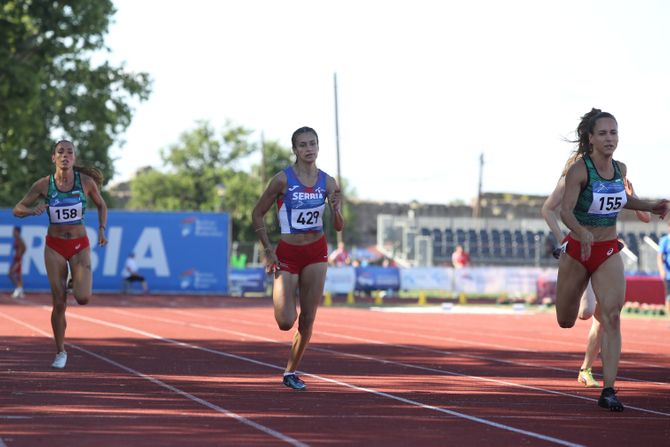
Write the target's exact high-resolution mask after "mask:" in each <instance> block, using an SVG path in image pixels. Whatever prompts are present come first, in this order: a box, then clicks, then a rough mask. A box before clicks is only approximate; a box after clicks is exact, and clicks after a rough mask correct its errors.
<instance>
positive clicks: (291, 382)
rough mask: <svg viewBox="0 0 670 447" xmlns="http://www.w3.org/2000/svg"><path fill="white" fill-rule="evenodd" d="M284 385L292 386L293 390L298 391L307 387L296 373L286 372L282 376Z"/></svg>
mask: <svg viewBox="0 0 670 447" xmlns="http://www.w3.org/2000/svg"><path fill="white" fill-rule="evenodd" d="M284 385H286V386H287V387H289V388H293V389H294V390H298V391H305V390H306V389H307V385H305V382H303V381H302V380H300V378H299V377H298V375H297V374H295V373H294V374H286V375H285V376H284Z"/></svg>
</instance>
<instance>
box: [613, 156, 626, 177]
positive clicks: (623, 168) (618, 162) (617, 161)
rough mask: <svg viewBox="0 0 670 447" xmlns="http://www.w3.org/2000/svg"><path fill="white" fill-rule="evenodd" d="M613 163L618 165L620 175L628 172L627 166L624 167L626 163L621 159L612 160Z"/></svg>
mask: <svg viewBox="0 0 670 447" xmlns="http://www.w3.org/2000/svg"><path fill="white" fill-rule="evenodd" d="M614 164H616V165H617V166H618V167H619V171H621V175H622V176H624V177H625V176H626V172H628V168H627V167H626V164H625V163H624V162H623V161H619V160H614Z"/></svg>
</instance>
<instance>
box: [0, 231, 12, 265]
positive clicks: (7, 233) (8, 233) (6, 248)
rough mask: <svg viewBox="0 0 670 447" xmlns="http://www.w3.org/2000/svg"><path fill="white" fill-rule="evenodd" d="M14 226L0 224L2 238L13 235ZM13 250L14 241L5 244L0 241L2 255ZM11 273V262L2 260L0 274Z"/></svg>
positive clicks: (7, 254) (0, 254)
mask: <svg viewBox="0 0 670 447" xmlns="http://www.w3.org/2000/svg"><path fill="white" fill-rule="evenodd" d="M12 228H14V227H12V226H11V225H0V237H1V238H11V237H12ZM11 252H12V242H10V243H8V244H3V243H2V242H0V256H7V257H9V255H10V254H11ZM7 273H9V262H0V274H2V275H6V274H7Z"/></svg>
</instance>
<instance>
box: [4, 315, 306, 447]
mask: <svg viewBox="0 0 670 447" xmlns="http://www.w3.org/2000/svg"><path fill="white" fill-rule="evenodd" d="M0 316H2V317H4V318H6V319H8V320H10V321H13V322H14V323H17V324H20V325H22V326H24V327H27V328H28V329H30V330H32V331H34V332H36V333H38V334H40V335H43V336H45V337H47V338H51V334H49V333H47V332H44V331H42V330H41V329H39V328H37V327H35V326H33V325H31V324H29V323H25V322H23V321H21V320H18V319H16V318H13V317H11V316H9V315H7V314H5V313H2V312H0ZM73 316H76V317H79V318H81V316H77V315H73ZM83 319H87V318H83ZM67 345H68V347H71V348H74V349H76V350H78V351H81V352H84V353H86V354H88V355H90V356H92V357H95V358H97V359H99V360H102V361H103V362H106V363H109V364H110V365H113V366H116V367H117V368H119V369H122V370H124V371H126V372H128V373H130V374H133V375H135V376H137V377H140V378H142V379H145V380H148V381H149V382H151V383H153V384H155V385H158V386H160V387H162V388H165V389H167V390H170V391H172V392H173V393H176V394H179V395H180V396H182V397H185V398H187V399H189V400H192V401H193V402H196V403H199V404H200V405H202V406H204V407H207V408H209V409H211V410H214V411H216V412H217V413H221V414H223V415H225V416H228V417H230V418H232V419H235V420H236V421H238V422H240V423H242V424H245V425H248V426H249V427H252V428H255V429H256V430H258V431H261V432H263V433H265V434H267V435H269V436H272V437H273V438H276V439H279V440H280V441H284V442H286V443H287V444H290V445H294V446H296V447H308V444H305V443H304V442H300V441H298V440H297V439H294V438H292V437H290V436H287V435H285V434H283V433H280V432H278V431H276V430H273V429H271V428H269V427H266V426H264V425H261V424H259V423H257V422H254V421H252V420H251V419H247V418H245V417H244V416H240V415H239V414H237V413H234V412H232V411H230V410H227V409H225V408H223V407H220V406H218V405H216V404H213V403H211V402H208V401H206V400H204V399H201V398H199V397H197V396H194V395H193V394H190V393H187V392H186V391H183V390H181V389H179V388H177V387H175V386H172V385H169V384H167V383H165V382H163V381H162V380H159V379H156V378H155V377H152V376H149V375H147V374H144V373H142V372H139V371H137V370H134V369H132V368H130V367H128V366H125V365H122V364H121V363H119V362H117V361H115V360H112V359H110V358H108V357H105V356H102V355H100V354H97V353H95V352H93V351H89V350H88V349H86V348H83V347H81V346H78V345H75V344H72V343H67ZM0 447H3V446H2V445H0ZM5 447H6V446H5Z"/></svg>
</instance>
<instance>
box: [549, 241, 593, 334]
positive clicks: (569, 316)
mask: <svg viewBox="0 0 670 447" xmlns="http://www.w3.org/2000/svg"><path fill="white" fill-rule="evenodd" d="M588 281H589V273H588V271H587V270H586V268H585V267H584V266H583V265H582V264H581V263H580V262H579V261H577V260H576V259H574V258H572V257H571V256H570V255H568V254H567V253H563V254H562V255H561V259H560V261H559V264H558V279H557V280H556V319H557V320H558V325H559V326H561V327H562V328H571V327H572V326H574V325H575V321H576V320H577V313H578V311H579V302H580V299H579V297H580V296H582V294H583V293H584V289H586V284H587V283H588Z"/></svg>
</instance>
